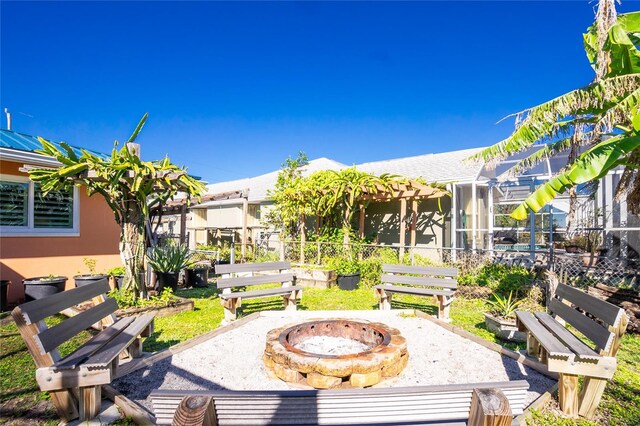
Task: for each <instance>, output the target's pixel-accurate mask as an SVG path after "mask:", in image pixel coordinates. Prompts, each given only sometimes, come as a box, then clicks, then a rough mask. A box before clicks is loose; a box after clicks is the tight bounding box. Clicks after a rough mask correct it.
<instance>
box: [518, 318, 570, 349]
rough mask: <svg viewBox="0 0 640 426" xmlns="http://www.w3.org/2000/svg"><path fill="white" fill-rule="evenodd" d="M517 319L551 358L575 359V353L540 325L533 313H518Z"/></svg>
mask: <svg viewBox="0 0 640 426" xmlns="http://www.w3.org/2000/svg"><path fill="white" fill-rule="evenodd" d="M516 318H517V319H518V321H520V323H521V324H523V325H524V326H525V327H526V328H527V330H529V332H530V333H531V334H533V336H535V338H536V339H537V340H538V342H540V344H541V345H542V347H543V348H545V350H546V351H547V353H548V354H549V356H550V357H566V358H571V357H573V352H571V350H570V349H569V348H568V347H566V346H565V345H563V344H562V342H561V341H559V340H558V339H557V338H556V337H555V336H554V335H553V334H551V332H550V331H549V330H547V329H546V328H545V327H544V326H543V325H542V324H540V322H538V320H537V319H536V318H535V317H534V316H533V314H532V313H531V312H525V311H516Z"/></svg>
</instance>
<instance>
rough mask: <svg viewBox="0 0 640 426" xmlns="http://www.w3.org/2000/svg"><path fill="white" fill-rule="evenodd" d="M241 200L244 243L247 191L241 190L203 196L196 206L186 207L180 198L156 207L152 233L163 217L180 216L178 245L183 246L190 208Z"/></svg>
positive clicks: (244, 239) (243, 248)
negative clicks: (212, 202)
mask: <svg viewBox="0 0 640 426" xmlns="http://www.w3.org/2000/svg"><path fill="white" fill-rule="evenodd" d="M238 198H242V213H243V218H242V238H243V241H246V238H247V214H248V209H249V189H242V190H234V191H226V192H220V193H217V194H207V195H203V196H202V197H201V198H200V202H199V203H198V204H196V205H192V206H188V205H187V200H186V199H184V198H182V199H178V200H172V201H169V202H168V203H166V204H164V205H159V206H156V207H155V208H154V209H153V210H152V211H151V221H152V222H153V220H154V219H156V218H157V221H158V222H157V223H156V225H155V229H154V233H155V231H157V229H158V227H159V226H160V222H161V220H162V216H164V215H180V244H184V242H185V240H186V223H187V212H188V210H189V208H190V207H197V206H199V205H201V204H204V203H208V202H211V201H224V200H234V199H238ZM242 255H243V257H244V255H245V246H244V244H243V246H242Z"/></svg>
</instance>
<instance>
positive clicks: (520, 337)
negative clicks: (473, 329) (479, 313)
mask: <svg viewBox="0 0 640 426" xmlns="http://www.w3.org/2000/svg"><path fill="white" fill-rule="evenodd" d="M484 323H485V324H486V326H487V328H488V329H489V331H491V332H492V333H493V334H495V335H496V336H498V337H499V338H500V339H502V340H507V341H509V342H526V341H527V333H525V332H524V331H518V327H517V326H516V322H515V320H514V321H505V320H503V319H501V318H496V317H494V316H492V315H489V314H487V313H485V314H484Z"/></svg>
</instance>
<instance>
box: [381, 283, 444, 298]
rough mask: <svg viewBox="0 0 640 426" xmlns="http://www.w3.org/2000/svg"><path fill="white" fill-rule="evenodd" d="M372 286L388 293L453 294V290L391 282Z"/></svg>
mask: <svg viewBox="0 0 640 426" xmlns="http://www.w3.org/2000/svg"><path fill="white" fill-rule="evenodd" d="M374 288H378V289H381V290H384V291H387V292H389V293H404V294H416V295H420V296H453V295H454V294H455V291H453V290H435V289H431V288H416V287H404V286H398V285H391V284H378V285H376V286H375V287H374Z"/></svg>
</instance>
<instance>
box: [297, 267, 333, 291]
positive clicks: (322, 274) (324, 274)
mask: <svg viewBox="0 0 640 426" xmlns="http://www.w3.org/2000/svg"><path fill="white" fill-rule="evenodd" d="M291 271H292V272H293V274H294V275H295V276H296V285H299V286H301V287H313V288H330V287H333V286H335V285H336V284H337V278H338V276H337V275H336V271H334V270H329V269H310V268H305V267H304V266H300V267H295V268H291Z"/></svg>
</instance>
